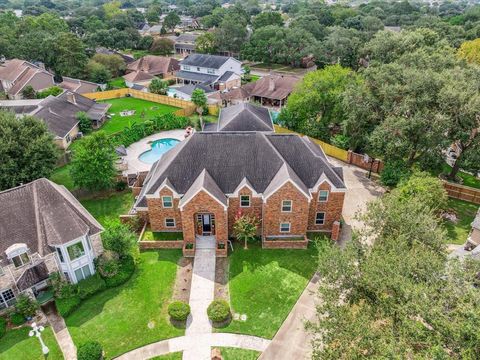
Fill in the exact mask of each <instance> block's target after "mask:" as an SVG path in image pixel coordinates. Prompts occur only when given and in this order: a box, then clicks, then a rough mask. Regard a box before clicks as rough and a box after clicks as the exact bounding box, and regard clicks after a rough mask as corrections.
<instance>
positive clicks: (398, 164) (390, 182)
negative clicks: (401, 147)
mask: <svg viewBox="0 0 480 360" xmlns="http://www.w3.org/2000/svg"><path fill="white" fill-rule="evenodd" d="M409 176H410V170H409V169H408V167H407V165H406V164H405V162H403V161H401V160H397V161H390V162H386V163H385V166H384V168H383V170H382V172H381V173H380V181H381V183H382V184H383V185H385V186H391V187H393V186H396V185H397V184H398V183H399V182H400V181H402V180H405V179H407V178H408V177H409Z"/></svg>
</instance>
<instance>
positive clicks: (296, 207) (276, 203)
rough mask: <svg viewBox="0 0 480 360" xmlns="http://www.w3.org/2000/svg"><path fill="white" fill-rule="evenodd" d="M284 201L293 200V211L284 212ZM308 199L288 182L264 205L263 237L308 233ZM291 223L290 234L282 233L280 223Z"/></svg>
mask: <svg viewBox="0 0 480 360" xmlns="http://www.w3.org/2000/svg"><path fill="white" fill-rule="evenodd" d="M282 200H292V211H291V212H282V209H281V206H282ZM308 213H309V206H308V199H307V198H306V197H305V195H303V194H302V193H301V192H300V191H299V190H298V189H297V188H296V187H295V186H294V185H292V184H291V183H290V182H287V183H286V184H285V185H283V186H282V187H281V188H280V189H279V190H277V191H276V192H275V193H274V194H273V195H271V196H270V197H269V198H268V200H267V202H266V203H265V204H264V211H263V236H275V235H301V234H305V233H306V231H307V224H308ZM283 222H289V223H290V224H291V225H290V233H282V232H280V223H283Z"/></svg>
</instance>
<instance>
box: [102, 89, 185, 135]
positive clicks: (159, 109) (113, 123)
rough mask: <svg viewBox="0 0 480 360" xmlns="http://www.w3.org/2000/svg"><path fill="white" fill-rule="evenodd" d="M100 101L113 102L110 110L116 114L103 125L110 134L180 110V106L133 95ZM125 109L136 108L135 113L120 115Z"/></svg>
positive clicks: (104, 129) (103, 128)
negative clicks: (137, 97) (133, 96)
mask: <svg viewBox="0 0 480 360" xmlns="http://www.w3.org/2000/svg"><path fill="white" fill-rule="evenodd" d="M99 102H106V103H109V104H112V106H111V107H110V109H109V110H108V112H109V113H110V114H114V115H113V116H112V118H111V119H110V120H107V121H106V122H105V124H104V125H103V126H102V127H101V130H103V131H105V132H106V133H108V134H113V133H116V132H118V131H121V130H123V129H124V128H125V127H127V126H130V125H132V124H134V123H137V122H143V121H145V120H148V119H152V118H153V117H155V116H156V115H163V114H167V113H171V112H174V111H175V110H178V108H176V107H174V106H169V105H164V104H159V103H156V102H152V101H147V100H142V99H135V98H132V97H124V98H119V99H110V100H104V101H99ZM125 110H135V114H134V115H131V116H120V112H121V111H125Z"/></svg>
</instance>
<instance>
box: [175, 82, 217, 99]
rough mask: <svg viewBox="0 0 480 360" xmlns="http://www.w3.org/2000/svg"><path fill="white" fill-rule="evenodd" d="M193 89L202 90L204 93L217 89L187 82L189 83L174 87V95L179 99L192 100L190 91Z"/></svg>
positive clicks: (207, 93)
mask: <svg viewBox="0 0 480 360" xmlns="http://www.w3.org/2000/svg"><path fill="white" fill-rule="evenodd" d="M195 89H201V90H203V91H204V92H205V94H206V95H209V94H211V93H215V92H217V90H214V89H212V88H211V87H209V86H204V85H202V84H198V85H193V84H189V85H183V86H180V87H176V88H175V95H176V97H177V98H179V99H182V100H187V101H190V100H192V93H193V91H194V90H195Z"/></svg>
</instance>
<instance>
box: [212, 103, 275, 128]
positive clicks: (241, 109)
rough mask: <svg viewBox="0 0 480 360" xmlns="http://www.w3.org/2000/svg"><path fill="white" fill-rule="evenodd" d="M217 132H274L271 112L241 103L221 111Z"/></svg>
mask: <svg viewBox="0 0 480 360" xmlns="http://www.w3.org/2000/svg"><path fill="white" fill-rule="evenodd" d="M217 131H269V132H270V131H274V130H273V122H272V118H271V116H270V111H269V110H268V109H267V108H264V107H261V106H255V105H252V104H248V103H240V104H238V105H234V106H230V107H226V108H223V109H221V111H220V115H219V119H218V126H217Z"/></svg>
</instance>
